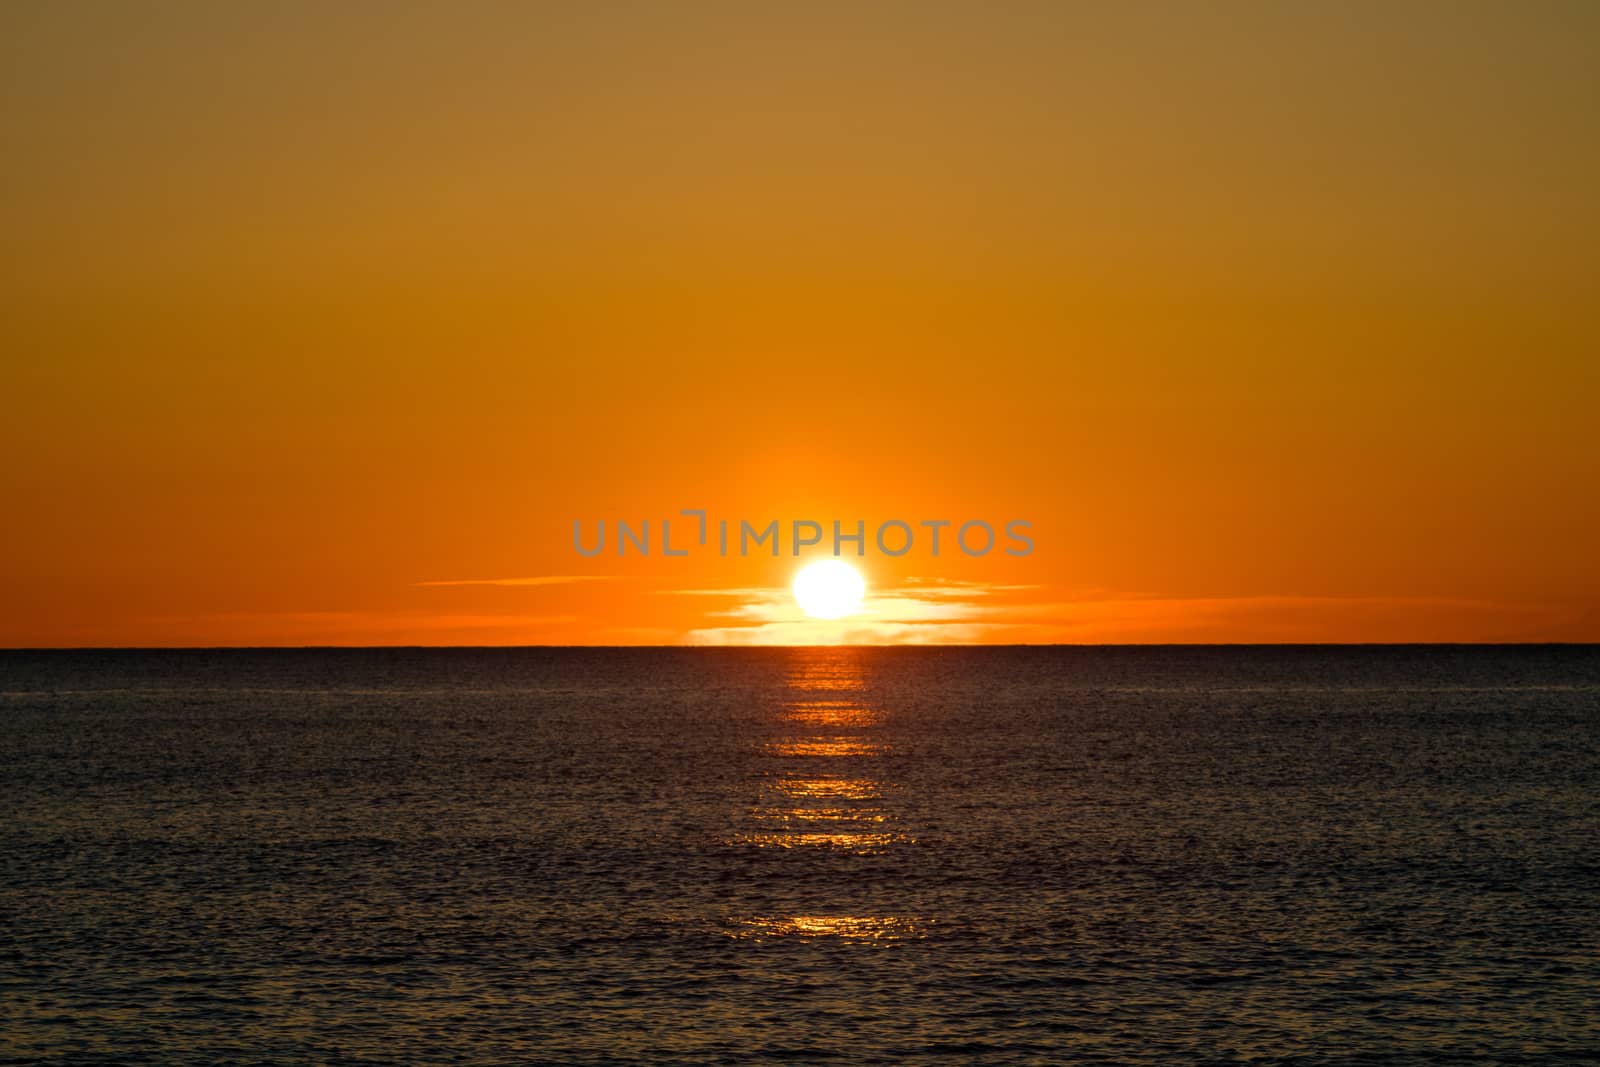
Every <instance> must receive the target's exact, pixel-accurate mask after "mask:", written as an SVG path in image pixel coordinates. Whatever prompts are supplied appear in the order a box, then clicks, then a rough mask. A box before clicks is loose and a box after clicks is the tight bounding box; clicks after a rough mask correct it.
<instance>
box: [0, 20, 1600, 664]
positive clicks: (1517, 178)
mask: <svg viewBox="0 0 1600 1067" xmlns="http://www.w3.org/2000/svg"><path fill="white" fill-rule="evenodd" d="M0 52H3V53H4V59H3V74H0V158H3V159H4V160H5V165H4V167H3V168H0V222H3V227H4V233H5V245H6V254H5V256H4V257H3V259H0V301H3V308H0V312H3V321H4V335H3V336H4V353H3V356H0V361H3V362H0V404H3V411H4V417H3V419H0V454H3V456H4V463H3V467H0V498H3V500H4V509H3V516H0V518H3V524H0V529H3V531H4V532H3V535H0V545H3V547H4V551H3V554H0V608H3V611H0V645H5V646H15V645H24V646H32V645H45V646H51V645H219V644H291V645H301V644H374V643H375V644H412V643H422V644H433V643H441V644H523V643H534V644H545V643H582V644H596V643H598V644H612V643H678V642H686V641H687V642H732V643H742V642H750V641H757V642H760V641H810V640H851V641H876V640H893V641H1074V642H1078V641H1086V642H1102V641H1104V642H1125V641H1126V642H1146V641H1158V642H1163V641H1426V640H1439V641H1463V640H1600V610H1597V609H1600V569H1597V567H1596V564H1595V551H1596V546H1597V545H1600V504H1597V503H1596V486H1597V484H1600V437H1597V435H1596V434H1595V433H1594V431H1593V429H1592V424H1593V423H1594V421H1595V412H1596V410H1597V404H1600V381H1597V378H1600V369H1597V368H1600V304H1597V301H1596V290H1595V279H1596V278H1597V277H1600V226H1597V222H1600V216H1597V205H1600V199H1597V197H1596V196H1595V194H1594V190H1595V189H1597V188H1600V108H1597V107H1596V101H1597V100H1600V6H1597V5H1594V4H1590V3H1558V2H1543V3H1534V4H1528V5H1512V4H1502V3H1484V4H1477V3H1452V4H1443V3H1401V4H1387V3H1384V4H1379V3H1370V4H1368V3H1356V4H1327V5H1321V6H1320V7H1317V6H1312V5H1304V4H1277V3H1271V4H1267V3H1262V4H1255V3H1238V4H1224V5H1197V4H1196V5H1190V4H1177V3H1161V4H1149V5H1146V4H1132V5H1120V4H1119V5H1105V7H1104V9H1099V8H1095V7H1089V6H1086V5H1073V4H1061V3H1038V4H1027V3H1023V4H1002V5H995V4H965V5H963V4H944V3H931V4H930V3H918V4H875V5H855V4H838V5H830V4H822V5H811V4H807V5H788V6H776V5H773V6H766V5H746V4H687V5H680V4H660V5H639V6H635V5H626V6H618V5H603V4H542V5H541V4H528V5H477V4H467V5H442V4H441V5H428V6H422V7H416V6H400V5H387V4H384V5H377V4H374V5H362V4H340V5H326V6H324V5H310V4H303V5H302V4H290V5H264V4H263V5H249V4H222V5H218V4H198V3H197V4H180V3H163V4H153V5H135V4H93V3H83V4H46V3H31V2H18V3H11V4H7V5H5V6H4V8H3V9H0ZM691 507H704V508H707V509H709V510H710V511H711V513H712V516H713V517H728V518H732V519H739V518H748V519H750V520H751V521H753V522H754V521H758V520H759V521H761V522H765V521H766V520H768V519H780V520H784V521H788V520H791V519H816V520H819V521H822V522H825V523H826V522H830V521H831V520H833V519H836V518H837V519H841V520H844V521H845V522H847V523H853V522H854V521H855V520H857V519H862V520H866V521H867V522H868V524H869V527H870V526H871V525H873V524H876V523H877V522H879V521H882V520H884V519H888V518H902V519H905V520H907V521H909V522H913V523H914V522H916V521H918V520H921V519H938V518H946V519H952V520H956V521H958V522H959V521H962V520H965V519H970V518H981V519H986V520H988V521H990V522H992V523H995V524H996V525H999V524H1002V523H1004V522H1005V521H1007V520H1009V519H1013V518H1020V519H1027V520H1029V521H1031V523H1032V524H1033V526H1032V533H1033V536H1034V539H1035V542H1036V544H1037V548H1036V550H1035V551H1034V553H1033V554H1032V555H1031V556H1028V557H1024V558H1015V557H1009V556H1004V555H1001V554H999V553H994V554H991V555H990V556H986V557H983V558H981V559H969V558H966V557H963V556H961V555H959V554H956V553H946V554H945V555H943V556H941V557H940V558H939V559H937V560H935V559H932V558H931V557H930V556H928V555H927V554H926V553H925V552H922V551H914V552H913V553H911V554H909V555H907V556H906V557H903V558H901V559H898V560H893V559H889V560H886V559H884V558H882V557H878V556H875V555H869V556H868V557H867V558H866V559H864V560H861V561H860V566H861V569H862V570H863V572H864V573H865V574H866V575H867V577H868V580H869V582H870V583H871V591H870V595H869V599H868V602H867V605H868V611H867V612H866V613H865V614H863V615H862V616H859V617H856V618H855V619H853V620H841V622H840V623H838V624H827V625H825V626H824V625H821V624H812V623H803V622H798V621H796V620H797V615H796V613H795V611H794V608H793V604H792V601H791V600H790V599H789V598H788V595H787V592H786V587H787V584H788V582H789V580H790V578H791V577H792V575H793V573H794V571H795V570H796V569H797V566H798V562H799V561H797V560H795V559H794V558H792V557H790V556H788V555H787V554H786V555H785V556H783V557H781V558H779V559H773V558H771V557H770V556H759V557H751V558H749V559H743V560H741V559H737V558H730V559H721V558H718V557H716V556H715V555H713V554H699V555H695V556H691V557H689V558H687V559H663V558H660V557H659V556H652V557H650V558H647V559H640V558H636V557H631V556H630V557H626V558H622V559H618V558H616V557H615V556H614V555H611V554H609V553H608V554H607V555H604V556H601V557H596V558H595V559H584V558H581V557H579V556H578V555H577V554H576V553H575V552H574V551H573V548H572V541H571V533H572V522H573V520H574V519H581V520H584V521H585V522H588V523H592V522H593V521H594V520H598V519H602V518H603V519H607V520H614V519H617V518H625V519H630V520H639V519H650V520H652V524H654V523H655V522H656V521H658V520H659V519H660V518H662V517H666V516H671V515H675V514H676V512H677V511H678V509H680V508H691ZM520 579H546V580H541V581H537V582H529V581H520ZM570 579H585V580H570ZM511 580H517V581H511Z"/></svg>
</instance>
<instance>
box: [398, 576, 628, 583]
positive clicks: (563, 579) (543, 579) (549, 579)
mask: <svg viewBox="0 0 1600 1067" xmlns="http://www.w3.org/2000/svg"><path fill="white" fill-rule="evenodd" d="M616 580H617V577H616V575H613V574H544V575H540V576H538V577H535V578H438V579H434V580H433V581H428V582H414V583H413V584H414V585H418V586H423V585H571V584H572V583H574V582H614V581H616Z"/></svg>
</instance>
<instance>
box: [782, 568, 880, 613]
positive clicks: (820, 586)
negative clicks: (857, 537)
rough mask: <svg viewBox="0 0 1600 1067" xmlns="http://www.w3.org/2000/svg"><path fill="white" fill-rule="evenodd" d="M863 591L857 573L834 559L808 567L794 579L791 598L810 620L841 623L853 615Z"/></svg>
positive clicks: (863, 588)
mask: <svg viewBox="0 0 1600 1067" xmlns="http://www.w3.org/2000/svg"><path fill="white" fill-rule="evenodd" d="M866 591H867V583H866V580H865V579H864V578H862V577H861V574H860V572H858V571H857V570H856V569H855V568H854V567H852V566H850V564H848V563H844V562H842V561H840V560H836V559H823V560H818V561H817V562H816V563H811V564H808V565H806V566H804V567H802V568H800V573H799V574H797V575H795V576H794V598H795V600H796V601H798V602H799V604H800V610H801V611H803V612H805V613H806V614H807V615H809V616H811V617H812V618H813V619H842V618H844V617H845V616H846V615H850V614H852V613H854V612H855V610H856V609H857V608H859V607H860V606H861V597H862V596H863V595H864V594H865V593H866Z"/></svg>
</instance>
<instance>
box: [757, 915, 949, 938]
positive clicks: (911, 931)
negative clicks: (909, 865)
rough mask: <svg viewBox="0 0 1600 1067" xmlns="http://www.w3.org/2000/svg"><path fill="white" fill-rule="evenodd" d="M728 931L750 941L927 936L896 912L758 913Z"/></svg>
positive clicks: (920, 927)
mask: <svg viewBox="0 0 1600 1067" xmlns="http://www.w3.org/2000/svg"><path fill="white" fill-rule="evenodd" d="M729 933H730V936H732V937H739V938H749V939H753V940H765V939H769V938H780V937H798V938H842V939H845V940H851V941H903V940H907V939H910V938H919V937H925V936H926V934H925V933H924V925H923V924H922V923H921V922H918V921H917V920H914V919H907V918H902V917H900V916H895V915H789V916H770V917H768V916H761V917H756V918H752V919H745V920H743V921H742V922H740V923H739V925H738V926H737V927H735V928H734V929H733V930H731V931H729Z"/></svg>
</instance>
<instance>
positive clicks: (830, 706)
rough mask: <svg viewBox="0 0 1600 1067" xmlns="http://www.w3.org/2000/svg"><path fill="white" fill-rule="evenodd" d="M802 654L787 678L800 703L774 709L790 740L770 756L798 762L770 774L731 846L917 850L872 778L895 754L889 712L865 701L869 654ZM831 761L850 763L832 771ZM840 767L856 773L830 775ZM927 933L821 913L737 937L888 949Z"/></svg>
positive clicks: (751, 923) (738, 925) (893, 922)
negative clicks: (885, 729) (886, 736)
mask: <svg viewBox="0 0 1600 1067" xmlns="http://www.w3.org/2000/svg"><path fill="white" fill-rule="evenodd" d="M795 656H796V662H795V663H794V665H793V668H792V669H791V671H790V673H789V675H788V678H787V687H788V690H789V696H790V699H788V700H786V701H784V702H783V703H781V704H780V705H778V706H777V707H776V708H774V709H773V712H774V714H773V724H774V725H775V726H777V727H779V728H780V731H781V732H780V735H779V736H778V737H776V738H773V739H771V740H768V741H767V742H766V743H765V744H763V745H762V748H761V751H762V753H763V754H764V755H766V756H768V757H770V758H772V759H775V760H785V761H794V762H792V763H791V764H790V765H789V766H780V768H778V769H776V770H774V771H771V772H767V773H764V774H762V775H761V777H760V779H759V781H758V789H759V791H760V796H759V797H758V799H757V801H756V803H755V805H754V806H753V807H752V809H751V810H750V811H749V813H748V819H749V823H748V824H747V827H746V828H744V829H742V830H741V831H740V832H737V833H735V834H733V835H732V837H731V838H730V839H729V843H730V844H732V845H736V846H744V847H750V848H759V849H777V850H803V849H816V850H821V851H825V852H832V853H836V854H842V855H845V856H869V855H874V854H877V853H882V852H884V851H885V850H887V849H891V848H896V847H899V846H901V845H903V844H907V843H911V842H913V841H914V840H915V839H914V838H912V837H911V836H910V835H908V834H907V833H905V832H903V831H902V830H900V829H899V828H897V826H896V825H895V824H896V823H897V821H898V816H897V815H896V814H895V812H894V810H893V807H892V805H890V804H889V803H888V793H889V791H890V790H889V787H888V785H887V784H886V782H885V781H884V779H883V778H882V777H881V776H880V775H876V774H873V773H871V771H870V768H872V767H873V766H874V765H875V764H874V763H873V761H875V760H879V759H882V758H883V757H885V756H887V755H889V754H890V752H891V749H892V746H891V745H890V744H889V743H888V742H887V741H885V740H883V737H882V735H881V733H880V732H879V731H880V729H881V727H882V725H883V722H884V714H883V709H882V708H881V707H878V706H875V705H874V704H873V703H872V702H871V701H870V700H869V699H866V698H865V691H866V689H867V679H866V676H865V671H864V669H863V664H862V657H861V654H860V652H859V651H858V650H854V649H808V650H797V651H796V652H795ZM829 760H835V761H844V760H848V761H849V762H848V763H836V764H833V765H832V766H830V764H829V763H828V762H827V761H829ZM833 767H837V768H838V769H839V770H845V769H848V772H849V773H847V774H846V773H828V771H829V770H832V769H833ZM920 931H921V927H920V926H919V925H918V924H916V923H914V922H912V921H911V920H909V919H906V918H903V917H896V916H892V915H825V914H817V915H792V916H765V917H758V918H752V919H743V920H737V921H736V922H735V923H734V925H733V928H732V929H731V931H730V933H731V935H732V936H735V937H740V938H753V939H757V940H761V939H766V938H778V937H800V938H823V937H827V938H840V939H846V940H856V941H884V940H896V939H901V938H906V937H920V936H922V934H921V932H920Z"/></svg>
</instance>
